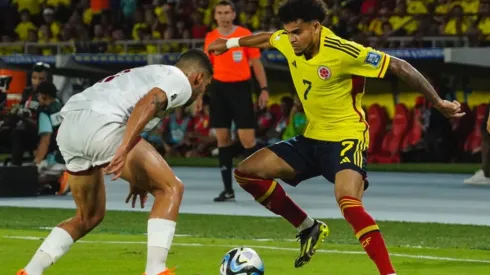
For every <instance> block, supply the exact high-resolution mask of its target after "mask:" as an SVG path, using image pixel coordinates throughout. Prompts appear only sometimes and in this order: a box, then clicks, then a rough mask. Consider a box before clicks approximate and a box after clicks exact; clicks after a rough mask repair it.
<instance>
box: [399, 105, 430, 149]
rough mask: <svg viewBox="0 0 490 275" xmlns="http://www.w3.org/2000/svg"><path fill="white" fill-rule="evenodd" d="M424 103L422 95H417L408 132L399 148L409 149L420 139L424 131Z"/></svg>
mask: <svg viewBox="0 0 490 275" xmlns="http://www.w3.org/2000/svg"><path fill="white" fill-rule="evenodd" d="M424 105H425V98H424V97H423V96H420V97H417V99H416V103H415V107H414V108H413V110H412V112H411V114H410V115H411V118H410V122H409V123H410V124H409V125H410V126H409V128H408V132H407V134H406V135H405V137H404V138H403V142H402V147H401V150H402V151H404V152H407V151H410V149H411V148H413V147H414V146H416V145H417V144H419V143H420V142H421V141H422V134H423V131H424V125H423V121H422V120H423V111H422V110H423V109H422V108H423V106H424Z"/></svg>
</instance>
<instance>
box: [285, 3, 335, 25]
mask: <svg viewBox="0 0 490 275" xmlns="http://www.w3.org/2000/svg"><path fill="white" fill-rule="evenodd" d="M278 15H279V20H280V21H281V23H283V24H287V23H291V22H295V21H297V20H299V19H301V20H303V21H304V22H311V21H315V20H317V21H319V22H320V23H323V21H324V20H325V18H326V17H327V4H326V3H325V2H324V1H323V0H286V1H284V2H283V3H282V4H281V6H280V7H279V12H278Z"/></svg>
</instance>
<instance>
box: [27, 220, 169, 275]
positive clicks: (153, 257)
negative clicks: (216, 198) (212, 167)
mask: <svg viewBox="0 0 490 275" xmlns="http://www.w3.org/2000/svg"><path fill="white" fill-rule="evenodd" d="M175 225H176V223H175V222H174V221H170V220H165V219H149V220H148V254H147V260H146V271H145V274H146V275H158V274H159V273H160V272H163V271H165V269H166V267H165V262H166V261H167V255H168V251H169V249H170V246H171V245H172V240H173V238H174V234H175ZM29 275H31V274H29ZM34 275H36V274H34Z"/></svg>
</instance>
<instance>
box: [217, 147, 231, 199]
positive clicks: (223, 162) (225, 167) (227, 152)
mask: <svg viewBox="0 0 490 275" xmlns="http://www.w3.org/2000/svg"><path fill="white" fill-rule="evenodd" d="M218 152H219V153H218V159H219V169H220V171H221V178H222V179H223V184H224V187H225V191H227V192H232V191H233V187H232V177H231V169H232V165H233V146H227V147H220V148H218Z"/></svg>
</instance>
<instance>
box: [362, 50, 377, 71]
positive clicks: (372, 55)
mask: <svg viewBox="0 0 490 275" xmlns="http://www.w3.org/2000/svg"><path fill="white" fill-rule="evenodd" d="M380 62H381V54H379V53H377V52H369V53H368V55H367V57H366V60H365V61H364V63H366V64H369V65H372V66H373V67H376V68H377V67H378V66H379V63H380Z"/></svg>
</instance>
